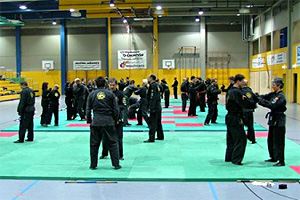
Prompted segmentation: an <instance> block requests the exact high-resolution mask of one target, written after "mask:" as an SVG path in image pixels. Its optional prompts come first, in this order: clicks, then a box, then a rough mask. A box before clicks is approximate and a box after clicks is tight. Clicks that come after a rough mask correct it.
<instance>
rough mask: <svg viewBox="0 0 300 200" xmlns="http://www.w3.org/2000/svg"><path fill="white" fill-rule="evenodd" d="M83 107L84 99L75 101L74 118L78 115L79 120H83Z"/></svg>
mask: <svg viewBox="0 0 300 200" xmlns="http://www.w3.org/2000/svg"><path fill="white" fill-rule="evenodd" d="M83 106H84V99H80V100H76V114H75V116H74V117H76V115H77V113H78V114H79V116H80V118H81V119H85V114H84V111H83Z"/></svg>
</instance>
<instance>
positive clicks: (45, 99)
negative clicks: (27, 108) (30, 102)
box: [41, 82, 51, 127]
mask: <svg viewBox="0 0 300 200" xmlns="http://www.w3.org/2000/svg"><path fill="white" fill-rule="evenodd" d="M50 91H51V90H49V89H48V83H47V82H44V83H43V84H42V102H41V104H42V108H43V111H42V115H41V125H42V126H44V127H47V126H48V116H49V93H50Z"/></svg>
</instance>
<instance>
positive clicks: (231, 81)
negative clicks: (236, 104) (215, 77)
mask: <svg viewBox="0 0 300 200" xmlns="http://www.w3.org/2000/svg"><path fill="white" fill-rule="evenodd" d="M229 83H230V85H229V86H228V87H227V88H226V89H225V85H222V87H221V91H222V92H226V98H227V94H228V92H229V90H230V89H231V88H232V86H233V84H234V77H233V76H230V77H229Z"/></svg>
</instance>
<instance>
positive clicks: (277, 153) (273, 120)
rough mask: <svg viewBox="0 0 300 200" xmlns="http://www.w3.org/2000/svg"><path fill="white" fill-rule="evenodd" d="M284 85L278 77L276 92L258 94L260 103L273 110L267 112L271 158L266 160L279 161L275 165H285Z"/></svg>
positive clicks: (273, 82) (274, 86) (275, 84)
mask: <svg viewBox="0 0 300 200" xmlns="http://www.w3.org/2000/svg"><path fill="white" fill-rule="evenodd" d="M283 86H284V82H283V79H282V78H278V77H276V78H274V79H273V81H272V89H273V90H274V92H271V93H269V94H266V95H261V96H258V99H259V102H258V104H259V105H261V106H263V107H266V108H269V109H270V110H271V112H269V113H268V114H267V116H269V122H268V125H269V134H268V150H269V155H270V159H268V160H265V162H277V161H278V163H276V164H275V165H273V166H275V167H280V166H285V162H284V146H285V132H286V130H285V123H286V116H285V114H284V112H285V111H286V110H287V108H286V98H285V96H284V94H283V91H282V88H283ZM267 116H266V117H267Z"/></svg>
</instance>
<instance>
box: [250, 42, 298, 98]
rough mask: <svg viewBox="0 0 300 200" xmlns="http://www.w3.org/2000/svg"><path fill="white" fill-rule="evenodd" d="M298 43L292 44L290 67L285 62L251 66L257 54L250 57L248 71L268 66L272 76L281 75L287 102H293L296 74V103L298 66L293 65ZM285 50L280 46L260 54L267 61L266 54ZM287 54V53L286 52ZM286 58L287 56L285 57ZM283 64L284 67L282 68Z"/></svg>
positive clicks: (255, 70)
mask: <svg viewBox="0 0 300 200" xmlns="http://www.w3.org/2000/svg"><path fill="white" fill-rule="evenodd" d="M298 45H300V43H298V44H294V45H293V56H292V57H293V58H292V65H293V68H292V69H287V63H283V64H279V65H272V66H267V65H266V64H264V66H263V68H252V59H255V58H257V57H258V55H254V56H252V57H251V58H250V72H258V71H260V72H261V71H267V67H268V68H269V71H271V72H272V73H271V74H272V78H274V77H282V78H284V79H285V87H284V91H285V94H286V98H287V101H288V102H293V100H294V89H295V88H294V82H295V80H294V74H297V103H298V104H300V66H297V67H295V66H294V65H295V64H296V46H298ZM282 52H287V48H281V49H275V50H274V51H269V52H265V53H261V56H262V57H264V58H265V62H267V56H268V55H271V54H277V53H282ZM286 55H287V56H288V54H286ZM286 59H288V58H286ZM283 66H284V67H285V68H283Z"/></svg>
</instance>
